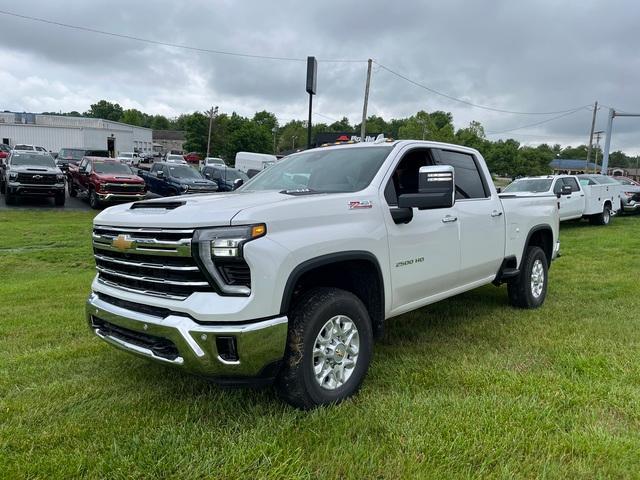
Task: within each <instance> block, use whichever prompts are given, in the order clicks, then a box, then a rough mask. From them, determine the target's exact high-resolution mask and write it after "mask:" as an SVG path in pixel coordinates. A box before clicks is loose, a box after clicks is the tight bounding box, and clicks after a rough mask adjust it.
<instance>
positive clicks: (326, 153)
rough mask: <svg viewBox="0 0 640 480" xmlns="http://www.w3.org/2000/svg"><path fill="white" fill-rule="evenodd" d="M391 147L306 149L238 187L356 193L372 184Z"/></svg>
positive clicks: (250, 189) (249, 189) (245, 189)
mask: <svg viewBox="0 0 640 480" xmlns="http://www.w3.org/2000/svg"><path fill="white" fill-rule="evenodd" d="M392 149H393V147H392V146H384V147H382V146H381V147H360V148H335V149H331V150H329V149H327V150H325V149H322V148H320V149H315V150H309V151H307V152H304V153H300V154H297V155H292V156H290V157H288V158H285V159H283V160H281V161H280V162H278V163H276V164H275V165H273V166H271V167H269V168H268V169H266V170H264V171H262V172H261V173H260V174H259V175H256V176H255V177H253V178H252V179H251V180H250V181H249V182H248V183H246V184H245V185H244V186H243V187H241V190H243V191H256V190H287V191H293V190H299V191H302V192H305V191H307V192H311V193H329V192H332V193H337V192H357V191H359V190H362V189H363V188H366V187H367V186H368V185H369V183H371V180H373V177H374V176H375V174H376V173H377V172H378V170H379V169H380V166H381V165H382V163H383V162H384V160H385V158H387V155H389V152H391V150H392Z"/></svg>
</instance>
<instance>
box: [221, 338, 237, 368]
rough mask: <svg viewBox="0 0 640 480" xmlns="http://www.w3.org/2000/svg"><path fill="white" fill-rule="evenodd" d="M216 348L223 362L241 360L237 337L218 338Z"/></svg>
mask: <svg viewBox="0 0 640 480" xmlns="http://www.w3.org/2000/svg"><path fill="white" fill-rule="evenodd" d="M216 348H217V349H218V357H220V359H221V360H222V361H224V362H237V361H238V360H239V357H238V347H237V344H236V337H216Z"/></svg>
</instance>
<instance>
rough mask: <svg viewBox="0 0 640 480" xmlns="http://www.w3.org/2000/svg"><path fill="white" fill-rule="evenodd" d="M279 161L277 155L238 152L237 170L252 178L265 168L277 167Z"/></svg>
mask: <svg viewBox="0 0 640 480" xmlns="http://www.w3.org/2000/svg"><path fill="white" fill-rule="evenodd" d="M277 160H278V159H277V158H276V156H275V155H269V154H267V153H253V152H238V153H236V161H235V168H236V169H238V170H240V171H241V172H243V173H246V174H247V175H248V176H249V178H251V177H253V176H254V175H256V174H258V173H260V172H261V171H262V170H264V169H265V168H267V167H270V166H271V165H275V163H276V161H277Z"/></svg>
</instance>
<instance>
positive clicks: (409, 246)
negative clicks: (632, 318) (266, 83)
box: [86, 139, 559, 409]
mask: <svg viewBox="0 0 640 480" xmlns="http://www.w3.org/2000/svg"><path fill="white" fill-rule="evenodd" d="M558 226H559V222H558V209H557V198H556V197H555V196H554V195H552V194H550V195H530V196H515V195H514V196H509V195H507V196H506V197H505V198H500V197H499V196H498V194H497V192H496V189H495V187H494V186H493V183H492V182H491V176H490V174H489V171H488V169H487V166H486V164H485V161H484V159H483V158H482V156H481V155H480V153H478V152H477V151H476V150H473V149H470V148H465V147H460V146H456V145H449V144H442V143H435V142H424V141H422V142H421V141H413V140H403V141H385V140H384V139H383V140H382V141H376V142H368V143H361V144H352V145H343V146H332V147H327V148H317V149H313V150H307V151H305V152H301V153H298V154H294V155H291V156H289V157H287V158H285V159H283V160H282V161H280V162H278V163H277V164H275V165H273V166H271V167H270V168H268V169H267V170H266V171H264V172H263V173H261V174H260V175H258V176H256V177H255V178H253V179H251V180H249V181H248V182H247V183H246V184H244V185H243V186H242V187H240V188H239V189H238V190H236V191H233V192H228V193H218V194H212V195H191V196H189V197H180V198H171V199H167V198H161V199H155V200H150V201H142V202H136V203H130V204H126V205H119V206H114V207H111V208H108V209H106V210H104V211H103V212H102V213H100V214H99V215H98V216H97V217H96V218H95V220H94V226H93V249H94V254H95V261H96V268H97V275H96V277H95V279H94V281H93V284H92V287H91V289H92V292H91V294H90V296H89V299H88V301H87V308H86V312H87V320H88V323H89V326H90V328H91V330H92V331H93V332H94V333H95V334H96V335H97V336H98V337H100V338H102V339H103V340H105V341H106V342H108V343H110V344H112V345H114V346H116V347H118V348H120V349H122V350H125V351H128V352H131V353H134V354H136V355H138V356H141V357H145V358H148V359H151V360H154V361H157V362H160V363H164V364H166V365H173V366H176V367H181V368H183V369H184V370H186V371H189V372H193V373H196V374H199V375H205V376H208V377H211V378H214V379H217V380H218V381H219V382H224V383H247V382H265V381H273V380H275V382H276V386H277V389H278V391H279V392H280V394H281V396H282V397H283V398H284V399H285V400H286V401H288V402H290V403H291V404H292V405H294V406H296V407H299V408H305V409H306V408H312V407H314V406H316V405H322V404H330V403H333V402H338V401H340V400H342V399H344V398H346V397H349V396H350V395H352V394H354V393H355V392H356V391H357V390H358V388H359V386H360V384H361V383H362V381H363V379H364V377H365V374H366V372H367V369H368V368H369V363H370V361H371V356H372V351H373V344H374V338H379V337H380V335H381V334H382V331H383V325H384V321H385V320H386V319H389V318H391V317H395V316H397V315H400V314H403V313H405V312H409V311H412V310H415V309H418V308H420V307H423V306H425V305H429V304H431V303H434V302H437V301H439V300H442V299H445V298H447V297H451V296H454V295H457V294H459V293H462V292H465V291H467V290H471V289H473V288H476V287H480V286H482V285H487V284H490V283H493V284H495V285H496V286H497V285H500V284H501V283H506V284H507V290H508V298H509V300H510V302H511V304H512V305H514V306H516V307H520V308H536V307H539V306H541V305H542V303H543V302H544V300H545V296H546V294H547V282H548V276H547V270H548V268H549V265H550V263H551V261H552V260H553V259H554V258H555V257H556V255H557V252H558V249H559V241H558ZM514 314H515V312H514Z"/></svg>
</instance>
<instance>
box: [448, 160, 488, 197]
mask: <svg viewBox="0 0 640 480" xmlns="http://www.w3.org/2000/svg"><path fill="white" fill-rule="evenodd" d="M436 153H437V155H436V165H451V166H452V167H453V169H454V170H455V179H456V200H465V199H469V198H487V197H489V188H488V187H487V185H485V181H484V177H483V176H482V175H481V174H480V169H479V168H478V162H477V161H476V159H475V158H474V157H473V155H470V154H468V153H462V152H454V151H451V150H437V151H436Z"/></svg>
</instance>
